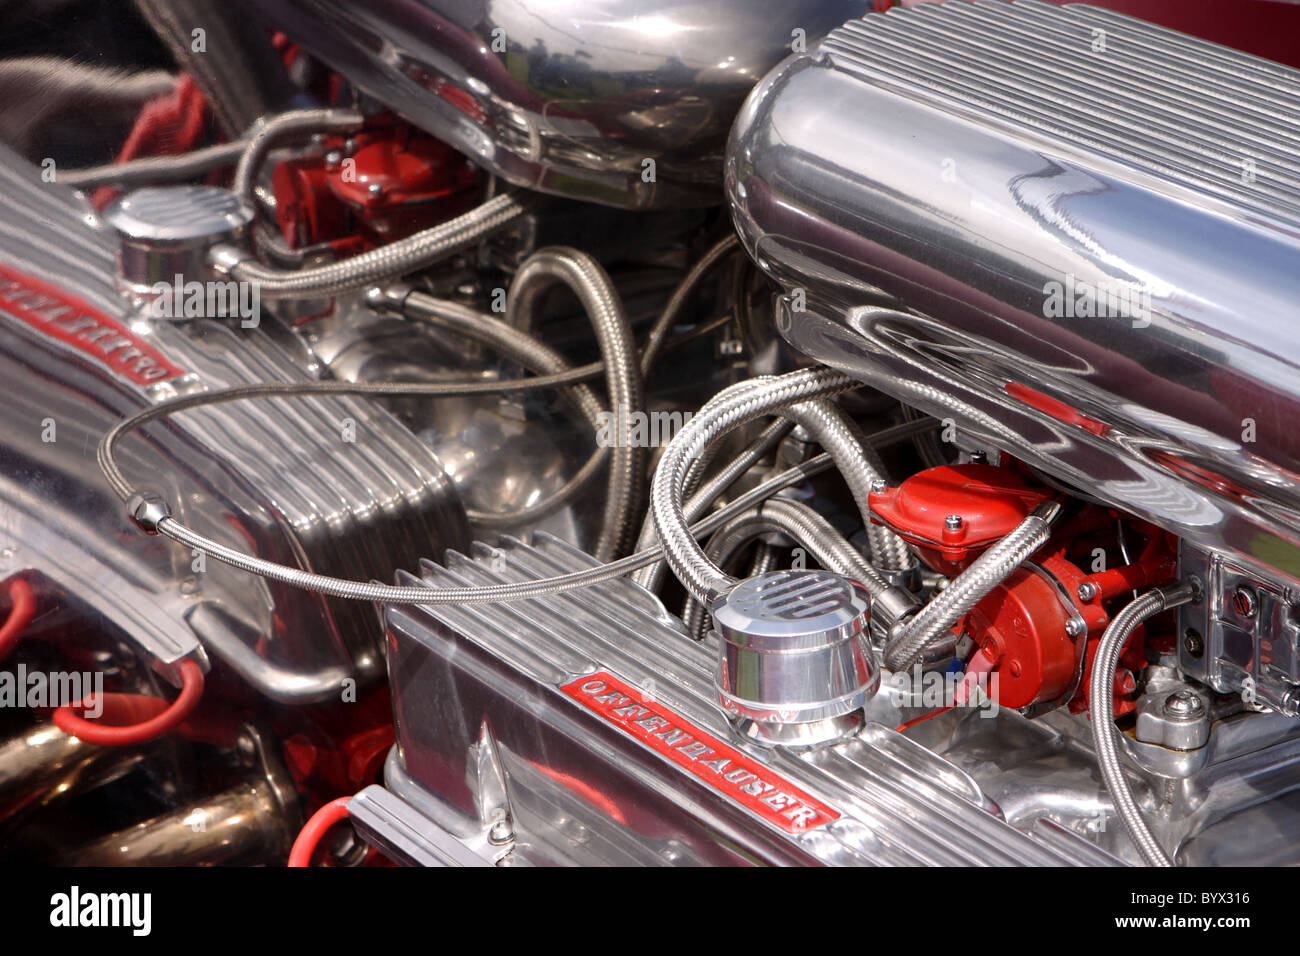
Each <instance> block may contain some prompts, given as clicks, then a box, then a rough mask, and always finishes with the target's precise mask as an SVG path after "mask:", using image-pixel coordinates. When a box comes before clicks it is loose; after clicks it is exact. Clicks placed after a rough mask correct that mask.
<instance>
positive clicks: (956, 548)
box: [871, 465, 1051, 575]
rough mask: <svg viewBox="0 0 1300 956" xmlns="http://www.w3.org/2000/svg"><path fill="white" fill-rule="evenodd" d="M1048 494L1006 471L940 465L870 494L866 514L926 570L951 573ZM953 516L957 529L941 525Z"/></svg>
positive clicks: (1017, 521) (995, 539)
mask: <svg viewBox="0 0 1300 956" xmlns="http://www.w3.org/2000/svg"><path fill="white" fill-rule="evenodd" d="M1050 496H1051V495H1050V492H1048V491H1047V490H1045V489H1042V488H1032V487H1030V486H1029V485H1027V484H1026V483H1025V481H1024V480H1023V479H1022V478H1021V477H1020V476H1019V475H1018V474H1016V473H1015V472H1013V471H1011V470H1010V469H1007V468H997V467H994V466H992V465H942V466H940V467H938V468H927V469H926V470H925V471H921V472H918V473H917V474H915V475H913V476H912V477H910V478H908V479H907V480H906V481H904V482H903V483H902V484H900V485H898V487H896V488H886V489H885V490H884V491H881V492H873V493H872V495H871V512H872V515H873V517H876V518H879V523H881V524H884V525H887V526H888V527H889V528H890V529H891V530H893V532H894V533H895V534H897V535H898V536H899V537H900V538H902V539H903V540H904V541H906V542H908V543H909V544H911V545H912V546H913V547H914V548H915V549H916V552H917V554H918V555H919V556H920V558H921V560H922V561H924V562H925V563H926V565H927V566H928V567H930V568H931V569H932V570H935V571H938V572H940V573H941V574H947V575H953V574H959V573H961V572H962V571H964V570H965V569H966V568H967V567H968V566H969V565H970V563H971V562H972V561H974V560H975V559H976V558H977V557H979V555H980V553H981V552H983V551H984V550H985V549H986V548H988V547H989V546H990V545H992V544H994V543H996V542H997V541H998V539H1000V538H1002V537H1004V536H1006V535H1007V534H1009V533H1010V532H1011V531H1012V530H1013V529H1014V528H1015V527H1016V525H1018V524H1020V522H1022V521H1024V520H1025V518H1026V517H1027V516H1028V515H1029V513H1030V512H1031V511H1033V510H1034V508H1036V507H1037V506H1038V505H1040V504H1042V503H1043V502H1044V501H1045V500H1047V499H1048V498H1049V497H1050ZM953 514H955V515H959V516H960V517H961V519H962V520H961V527H960V528H956V529H950V528H948V527H947V526H946V523H945V522H946V520H947V517H948V516H949V515H953Z"/></svg>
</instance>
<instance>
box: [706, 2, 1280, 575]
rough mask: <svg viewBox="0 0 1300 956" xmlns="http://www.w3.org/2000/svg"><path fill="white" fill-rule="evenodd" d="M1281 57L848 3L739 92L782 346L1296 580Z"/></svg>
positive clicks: (1068, 12)
mask: <svg viewBox="0 0 1300 956" xmlns="http://www.w3.org/2000/svg"><path fill="white" fill-rule="evenodd" d="M1298 116H1300V73H1297V72H1296V71H1295V70H1292V69H1289V68H1287V67H1283V66H1279V65H1277V64H1274V63H1269V62H1266V61H1263V60H1259V59H1257V58H1254V57H1250V56H1247V55H1245V54H1241V53H1237V52H1234V51H1232V50H1229V49H1227V48H1224V47H1220V46H1216V45H1214V44H1212V43H1207V42H1204V41H1200V40H1196V39H1193V38H1190V37H1187V36H1183V35H1181V34H1177V33H1173V32H1170V31H1168V30H1165V29H1162V28H1159V27H1154V26H1150V25H1148V24H1145V23H1142V22H1139V21H1137V20H1134V19H1131V18H1129V17H1125V16H1122V15H1120V14H1116V13H1112V12H1109V11H1105V10H1101V9H1097V8H1094V7H1089V6H1086V5H1079V4H1071V5H1067V6H1064V7H1057V6H1053V5H1051V4H1047V3H1042V2H1038V0H1017V2H1014V3H1007V2H1003V0H980V2H975V3H966V2H960V3H958V2H952V3H944V4H921V5H918V6H915V7H911V8H907V9H901V8H895V9H892V10H890V11H889V12H888V13H885V14H868V15H867V16H865V17H863V18H862V19H860V20H854V21H850V22H848V23H846V24H845V25H844V26H843V27H842V28H840V29H838V30H835V31H833V32H832V33H831V34H830V35H829V36H828V37H827V38H826V39H825V40H824V41H823V42H821V43H820V44H817V45H816V46H814V47H811V48H810V49H809V50H808V52H807V53H806V54H804V55H797V56H793V57H791V58H790V59H788V60H787V61H785V62H784V63H783V64H782V65H781V66H780V67H778V68H777V69H776V70H775V71H774V72H773V73H771V74H770V75H769V76H768V77H767V78H766V79H765V80H764V81H763V82H762V84H760V86H759V87H757V88H756V89H755V91H754V93H753V94H752V95H751V96H750V98H749V100H748V101H747V103H746V105H745V107H744V109H743V110H742V112H741V115H740V117H739V119H738V120H737V122H736V125H735V127H734V129H733V133H732V138H731V141H730V144H729V147H728V160H727V163H728V165H727V190H728V193H729V196H730V201H731V204H732V210H733V214H734V219H735V222H736V226H737V229H738V230H739V232H740V235H741V237H742V239H743V241H744V242H745V244H746V246H747V248H748V250H749V252H750V253H751V255H752V256H753V257H754V259H755V260H756V261H757V263H758V264H759V266H760V267H761V268H762V269H764V270H765V271H766V272H767V273H768V274H769V275H771V276H772V277H773V278H775V279H776V280H777V281H778V282H780V283H781V284H782V285H783V286H784V287H785V289H786V290H787V292H789V293H791V295H790V297H789V298H788V300H787V302H786V306H785V312H784V314H782V315H779V316H778V324H779V326H780V328H781V331H782V333H783V335H784V336H785V337H786V338H787V339H788V340H789V342H790V343H791V344H793V345H794V346H795V347H796V348H797V349H799V350H801V351H802V352H804V353H806V354H807V355H809V356H812V357H813V358H815V359H817V360H819V361H821V362H824V363H826V364H829V365H832V366H835V367H837V368H840V369H842V370H844V371H846V372H849V373H850V374H853V375H855V376H857V377H859V378H861V379H862V380H864V381H866V382H869V383H870V384H872V385H874V386H876V387H878V388H880V389H882V390H884V391H886V392H889V393H891V394H893V395H895V396H897V397H899V398H901V399H902V400H904V401H905V402H907V403H909V404H911V405H914V406H918V407H920V408H922V409H924V410H925V411H927V412H929V413H931V414H934V415H936V416H938V417H941V418H948V417H952V418H955V419H956V421H957V422H958V423H959V425H960V426H961V427H962V428H965V429H968V430H970V431H971V432H973V433H975V434H976V435H978V436H980V437H981V439H982V440H983V441H985V442H988V443H991V444H992V445H993V446H996V447H999V448H1001V449H1003V450H1005V451H1008V452H1010V453H1012V454H1013V455H1015V456H1016V457H1018V458H1020V459H1022V460H1024V461H1026V462H1028V463H1029V464H1031V465H1034V466H1036V467H1038V468H1041V469H1043V470H1045V471H1046V472H1048V473H1050V474H1051V475H1054V476H1055V477H1056V478H1057V479H1058V480H1063V481H1065V482H1068V483H1069V484H1070V485H1072V486H1073V487H1075V488H1079V489H1083V490H1084V491H1085V492H1086V493H1088V494H1091V495H1095V496H1096V497H1098V498H1100V499H1102V500H1104V501H1105V502H1107V503H1110V504H1112V505H1115V506H1118V507H1120V508H1122V509H1124V510H1126V511H1128V512H1130V513H1134V514H1137V515H1139V516H1142V517H1144V518H1147V519H1149V520H1151V521H1152V522H1154V523H1155V524H1157V525H1159V526H1160V527H1162V528H1165V529H1166V530H1169V531H1171V532H1174V533H1175V534H1177V535H1179V536H1180V537H1182V538H1184V539H1185V540H1186V541H1187V542H1188V543H1190V544H1192V545H1195V546H1197V547H1199V548H1202V549H1205V550H1207V551H1211V552H1216V553H1222V554H1224V555H1226V556H1227V557H1228V558H1229V559H1230V560H1232V561H1233V562H1234V563H1237V564H1241V565H1243V566H1245V567H1249V568H1253V569H1255V570H1256V571H1257V572H1259V573H1262V574H1264V575H1265V576H1268V575H1275V576H1278V577H1281V578H1282V579H1285V580H1286V581H1288V582H1289V583H1290V584H1291V585H1292V586H1294V585H1295V584H1296V583H1297V582H1300V442H1298V441H1297V437H1296V436H1297V434H1300V432H1297V429H1296V427H1295V423H1296V421H1297V420H1300V338H1297V336H1296V335H1294V334H1292V331H1293V330H1292V326H1293V324H1294V316H1295V309H1296V302H1297V301H1300V269H1297V268H1296V264H1297V262H1300V160H1297V156H1298V155H1300V120H1298V119H1297V117H1298Z"/></svg>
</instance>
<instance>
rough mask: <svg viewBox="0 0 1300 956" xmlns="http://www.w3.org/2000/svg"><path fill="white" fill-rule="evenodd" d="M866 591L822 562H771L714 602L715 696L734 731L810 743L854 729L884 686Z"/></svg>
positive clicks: (768, 740) (764, 740) (771, 741)
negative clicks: (805, 565)
mask: <svg viewBox="0 0 1300 956" xmlns="http://www.w3.org/2000/svg"><path fill="white" fill-rule="evenodd" d="M869 604H870V597H869V595H868V594H867V592H866V591H864V590H863V589H861V588H857V587H854V585H853V583H852V582H851V581H849V580H848V579H847V578H845V577H842V576H840V575H838V574H831V573H830V572H828V571H772V572H769V573H767V574H760V575H758V576H756V577H752V578H749V579H748V580H746V581H742V582H741V583H740V584H738V585H736V587H734V588H732V589H731V590H730V591H728V592H727V593H726V594H723V595H722V596H721V597H719V598H718V599H717V600H716V601H715V602H714V605H713V623H714V627H715V628H716V630H717V633H718V636H719V638H720V645H719V647H720V649H719V657H720V660H719V664H718V671H717V675H716V680H717V690H718V699H719V701H720V702H721V704H722V708H723V710H724V711H726V713H727V715H728V716H729V717H730V718H731V721H732V723H733V724H734V725H735V727H736V729H737V731H739V732H740V733H741V734H743V735H744V736H746V737H751V738H753V739H754V740H756V741H759V742H761V743H768V744H782V745H789V746H806V745H812V744H819V743H824V742H826V741H828V740H834V739H836V738H839V737H843V736H845V735H847V734H849V733H852V732H853V731H854V730H856V729H857V728H858V727H860V726H861V724H862V713H861V712H862V708H863V707H864V706H865V705H866V702H867V701H868V700H870V699H871V697H872V695H873V694H875V692H876V689H877V688H878V687H879V686H880V667H879V664H878V663H877V660H876V655H875V650H874V649H873V648H872V646H871V643H870V641H869V639H868V629H867V624H868V619H869V616H868V610H869Z"/></svg>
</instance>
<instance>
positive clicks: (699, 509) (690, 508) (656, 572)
mask: <svg viewBox="0 0 1300 956" xmlns="http://www.w3.org/2000/svg"><path fill="white" fill-rule="evenodd" d="M793 428H794V422H792V421H789V420H788V419H777V420H776V421H775V422H773V423H772V424H770V425H768V426H767V427H766V428H764V429H763V430H762V431H761V432H760V433H759V435H758V437H757V438H755V439H754V440H753V441H752V442H750V443H749V445H747V446H746V447H745V450H744V451H742V452H741V453H740V454H739V455H737V456H736V457H735V458H733V459H731V461H729V462H727V463H726V464H725V465H724V466H723V467H722V469H721V470H720V471H719V472H718V473H717V474H716V475H715V476H714V477H713V478H711V479H710V480H709V483H708V484H707V485H705V486H704V487H703V488H701V489H700V490H699V491H698V492H692V490H691V475H692V474H693V473H694V474H698V471H697V469H696V466H697V465H698V464H699V463H700V462H701V461H703V460H705V458H706V457H707V452H705V453H704V454H702V455H701V456H700V457H699V458H697V459H695V461H694V462H692V464H691V467H690V468H689V469H688V470H687V473H686V480H685V482H684V483H683V484H684V492H683V495H686V494H689V495H690V498H689V499H688V500H687V501H686V503H685V504H684V505H683V506H682V512H683V514H685V515H686V520H687V521H694V520H695V519H696V518H698V517H699V516H700V515H702V514H704V512H705V511H707V510H708V509H709V506H710V505H712V504H713V502H714V501H715V500H717V498H718V496H719V495H721V494H722V493H723V492H724V491H726V490H727V489H728V488H730V487H731V486H732V485H733V484H735V482H736V481H737V480H738V479H739V478H740V477H741V475H743V474H745V472H747V471H749V469H751V468H753V467H754V465H756V464H758V462H759V461H760V460H762V458H763V457H764V456H765V455H767V453H768V452H770V451H771V450H772V449H773V448H775V447H776V446H777V445H779V444H780V443H781V439H783V438H784V437H785V436H786V435H788V434H790V432H791V430H792V429H793ZM658 540H659V538H658V536H657V535H656V534H655V526H654V518H652V517H651V516H650V515H649V514H648V513H647V514H646V516H645V523H644V524H643V525H642V526H641V535H640V537H639V538H637V543H636V550H638V551H641V550H643V549H645V548H649V547H651V546H652V545H653V544H654V543H655V542H656V541H658ZM667 570H668V566H667V565H666V564H664V563H663V562H662V561H661V562H659V563H657V564H652V565H651V566H650V567H648V568H644V569H642V570H640V571H638V572H637V573H636V574H635V575H633V580H634V581H636V583H637V584H639V585H641V586H642V587H643V588H646V589H647V590H649V591H658V590H659V585H660V584H661V583H662V582H663V576H664V574H665V573H667Z"/></svg>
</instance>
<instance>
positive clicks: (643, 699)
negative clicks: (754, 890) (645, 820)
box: [560, 671, 840, 833]
mask: <svg viewBox="0 0 1300 956" xmlns="http://www.w3.org/2000/svg"><path fill="white" fill-rule="evenodd" d="M560 690H562V691H564V693H566V694H568V695H569V696H570V697H572V698H573V699H574V700H576V701H577V702H578V703H580V704H582V705H583V706H584V707H586V708H587V709H588V710H591V711H592V712H593V713H595V714H597V715H599V716H600V717H603V718H604V719H605V720H607V721H609V722H610V723H611V724H613V725H614V726H616V727H618V728H619V729H620V730H622V731H624V732H625V733H627V734H629V735H631V736H632V737H635V738H636V739H637V740H639V741H641V742H642V743H643V744H645V745H646V746H647V747H649V748H650V749H651V750H653V751H655V752H656V753H659V754H661V755H663V756H664V757H667V758H668V759H669V760H671V761H672V762H673V763H675V764H677V766H679V767H681V768H682V769H684V770H686V771H688V772H689V773H691V774H692V775H693V776H695V777H697V778H698V779H700V780H702V781H703V782H704V783H706V784H708V785H709V786H710V787H712V788H713V789H715V790H717V791H718V792H719V793H721V794H723V795H724V796H726V797H728V798H730V799H731V800H734V801H735V802H736V803H739V804H740V805H742V806H744V807H746V808H748V809H749V810H751V811H752V812H754V813H755V814H757V815H758V816H759V817H761V818H762V819H763V820H764V821H766V822H767V823H769V824H771V825H772V826H774V827H777V828H779V829H781V830H784V831H785V832H786V833H804V832H805V831H807V830H811V829H813V828H814V827H819V826H822V825H823V824H826V823H830V822H831V821H833V820H838V819H839V817H840V815H839V812H838V811H836V810H833V809H832V808H830V807H828V806H826V804H824V803H822V802H821V801H820V800H818V799H816V798H815V797H811V796H809V795H808V794H806V793H804V792H803V791H802V790H800V789H799V788H798V787H796V786H795V785H794V784H792V783H790V782H789V781H788V780H786V779H784V778H783V777H781V776H780V775H778V774H776V773H774V772H773V771H772V770H771V769H770V768H768V767H765V766H763V765H762V764H761V763H759V762H758V761H756V760H754V759H753V758H751V757H747V756H745V755H744V754H742V753H741V752H740V751H739V750H736V749H735V748H734V747H730V746H728V745H727V744H725V743H723V742H722V741H720V740H718V739H717V738H716V737H714V736H712V735H710V734H707V733H705V732H704V731H703V730H700V729H699V728H698V727H696V726H695V725H694V724H691V723H689V722H688V721H687V720H686V719H685V718H683V717H681V716H679V715H678V714H676V713H675V712H673V711H672V710H669V709H668V708H667V707H665V706H664V705H663V704H660V703H658V702H657V701H655V700H652V699H651V698H650V697H648V696H647V695H646V694H645V693H644V692H643V691H640V690H637V689H635V688H633V687H630V686H628V685H627V684H625V683H623V682H622V681H620V680H619V679H618V678H617V677H614V676H612V675H610V674H607V673H605V672H604V671H597V672H596V673H594V674H588V675H587V676H586V677H579V678H578V679H577V680H573V681H570V682H569V683H567V684H565V685H563V686H562V687H561V688H560Z"/></svg>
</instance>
